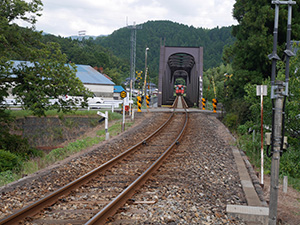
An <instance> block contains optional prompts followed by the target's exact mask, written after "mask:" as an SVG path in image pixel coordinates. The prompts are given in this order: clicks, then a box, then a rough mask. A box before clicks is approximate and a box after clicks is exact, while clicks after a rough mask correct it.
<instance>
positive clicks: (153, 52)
mask: <svg viewBox="0 0 300 225" xmlns="http://www.w3.org/2000/svg"><path fill="white" fill-rule="evenodd" d="M231 30H232V27H221V28H219V27H216V28H214V29H204V28H195V27H193V26H187V25H184V24H179V23H174V22H171V21H148V22H146V23H144V24H142V29H140V30H137V43H136V51H137V52H136V67H137V70H144V65H145V48H146V47H149V49H150V50H149V51H148V60H147V61H148V65H149V70H150V76H151V73H152V76H157V74H158V67H159V65H158V64H159V52H160V44H161V39H162V38H164V39H165V43H166V46H192V47H199V46H202V47H203V49H204V70H206V69H208V68H211V67H216V66H219V65H220V64H221V62H222V60H221V58H222V52H223V48H224V46H225V45H231V44H233V43H234V41H235V38H234V37H233V36H232V35H231ZM130 38H131V30H130V29H128V28H127V27H124V28H121V29H119V30H116V31H114V32H113V33H112V34H111V35H108V36H106V37H97V38H96V40H95V42H96V43H97V44H100V45H102V46H103V47H105V48H108V49H110V50H111V51H112V52H113V54H114V55H116V56H118V57H121V58H123V59H126V60H127V61H128V62H130V46H131V43H130Z"/></svg>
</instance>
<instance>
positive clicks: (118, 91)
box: [114, 85, 126, 100]
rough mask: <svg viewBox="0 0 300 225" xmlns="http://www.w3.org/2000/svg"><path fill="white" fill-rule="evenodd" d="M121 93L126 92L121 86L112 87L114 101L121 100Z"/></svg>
mask: <svg viewBox="0 0 300 225" xmlns="http://www.w3.org/2000/svg"><path fill="white" fill-rule="evenodd" d="M122 91H126V90H125V89H124V88H123V87H122V86H118V85H117V86H115V87H114V100H119V99H121V96H120V94H121V92H122Z"/></svg>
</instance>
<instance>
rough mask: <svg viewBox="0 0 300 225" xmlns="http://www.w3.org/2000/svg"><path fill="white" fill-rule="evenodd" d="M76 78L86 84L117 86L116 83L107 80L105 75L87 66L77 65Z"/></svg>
mask: <svg viewBox="0 0 300 225" xmlns="http://www.w3.org/2000/svg"><path fill="white" fill-rule="evenodd" d="M76 66H77V73H76V76H77V77H78V78H79V79H80V80H81V82H82V83H84V84H105V85H115V83H114V82H112V81H111V80H109V79H108V78H106V77H105V76H104V75H103V74H101V73H99V72H98V71H97V70H95V69H94V68H92V67H91V66H87V65H77V64H76Z"/></svg>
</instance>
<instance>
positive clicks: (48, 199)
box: [0, 110, 174, 225]
mask: <svg viewBox="0 0 300 225" xmlns="http://www.w3.org/2000/svg"><path fill="white" fill-rule="evenodd" d="M173 116H174V110H173V112H172V114H171V115H170V116H169V118H168V119H167V120H166V121H165V122H164V123H163V124H162V125H161V126H160V127H159V128H158V129H157V130H156V131H154V132H153V133H152V134H150V135H149V136H148V137H146V138H145V139H144V140H142V141H141V142H139V143H137V144H136V145H134V146H132V147H131V148H129V149H127V150H126V151H124V152H123V153H121V154H119V155H118V156H116V157H115V158H113V159H111V160H109V161H107V162H106V163H104V164H102V165H101V166H99V167H97V168H95V169H93V170H91V171H90V172H88V173H87V174H85V175H83V176H81V177H79V178H78V179H76V180H74V181H72V182H70V183H69V184H67V185H65V186H63V187H61V188H60V189H58V190H56V191H54V192H53V193H51V194H49V195H47V196H45V197H43V198H41V199H40V200H38V201H36V202H34V203H32V204H30V205H28V206H25V207H24V208H22V209H20V210H18V211H17V212H15V213H13V214H11V215H9V216H8V217H5V218H3V219H1V220H0V225H4V224H18V222H19V221H21V220H22V219H24V218H26V217H28V216H32V215H35V214H36V213H38V212H40V211H41V210H42V209H44V208H45V207H47V206H49V205H52V204H53V203H55V202H57V200H58V198H59V197H61V196H63V195H67V194H69V193H70V192H71V191H72V190H73V189H76V188H78V187H80V186H82V185H83V184H85V183H87V182H88V181H90V180H91V179H93V178H94V177H96V176H97V175H98V174H99V173H101V172H103V171H105V170H107V169H109V168H111V167H113V166H114V165H115V164H116V163H117V162H119V161H120V160H122V159H124V158H125V157H127V156H128V155H129V154H130V153H132V152H134V150H135V149H136V148H137V147H139V146H141V145H143V144H144V143H146V141H148V140H149V139H150V138H152V137H153V136H154V135H156V134H157V133H158V132H160V131H161V130H162V129H163V128H164V127H165V126H166V125H167V124H168V123H169V122H170V121H171V118H172V117H173Z"/></svg>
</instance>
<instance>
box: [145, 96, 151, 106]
mask: <svg viewBox="0 0 300 225" xmlns="http://www.w3.org/2000/svg"><path fill="white" fill-rule="evenodd" d="M146 104H147V108H149V104H150V97H149V95H146Z"/></svg>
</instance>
